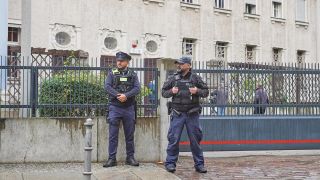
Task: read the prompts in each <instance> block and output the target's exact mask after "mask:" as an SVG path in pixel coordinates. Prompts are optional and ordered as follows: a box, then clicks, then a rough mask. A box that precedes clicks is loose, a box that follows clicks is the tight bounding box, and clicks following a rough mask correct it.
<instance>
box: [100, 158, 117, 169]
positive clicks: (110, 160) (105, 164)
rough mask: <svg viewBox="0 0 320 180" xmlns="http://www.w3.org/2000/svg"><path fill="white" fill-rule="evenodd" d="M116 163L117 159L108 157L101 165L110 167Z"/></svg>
mask: <svg viewBox="0 0 320 180" xmlns="http://www.w3.org/2000/svg"><path fill="white" fill-rule="evenodd" d="M116 165H117V160H115V159H108V161H107V162H106V163H104V164H103V167H105V168H107V167H112V166H116Z"/></svg>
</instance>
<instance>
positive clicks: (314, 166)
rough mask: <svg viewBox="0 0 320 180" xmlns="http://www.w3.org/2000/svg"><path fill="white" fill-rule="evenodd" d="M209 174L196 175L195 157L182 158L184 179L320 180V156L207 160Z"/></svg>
mask: <svg viewBox="0 0 320 180" xmlns="http://www.w3.org/2000/svg"><path fill="white" fill-rule="evenodd" d="M205 162H206V167H207V169H208V173H207V174H199V173H197V172H195V171H194V168H193V160H192V158H191V157H181V158H180V159H179V163H178V165H177V171H176V173H175V174H176V175H177V176H179V177H180V178H181V179H192V180H194V179H197V180H209V179H222V180H230V179H235V180H240V179H241V180H242V179H251V180H253V179H254V180H263V179H277V180H278V179H312V180H319V179H320V156H247V157H228V158H226V157H221V158H205Z"/></svg>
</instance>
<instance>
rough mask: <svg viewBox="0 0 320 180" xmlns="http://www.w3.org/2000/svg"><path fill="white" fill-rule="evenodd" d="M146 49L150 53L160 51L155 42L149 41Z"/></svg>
mask: <svg viewBox="0 0 320 180" xmlns="http://www.w3.org/2000/svg"><path fill="white" fill-rule="evenodd" d="M146 49H147V51H149V52H152V53H153V52H156V51H157V50H158V45H157V43H156V42H155V41H152V40H151V41H148V42H147V44H146Z"/></svg>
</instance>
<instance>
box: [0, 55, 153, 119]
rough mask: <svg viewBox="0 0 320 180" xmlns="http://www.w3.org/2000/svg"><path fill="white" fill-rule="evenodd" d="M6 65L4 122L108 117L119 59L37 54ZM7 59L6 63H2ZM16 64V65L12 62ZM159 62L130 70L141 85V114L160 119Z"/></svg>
mask: <svg viewBox="0 0 320 180" xmlns="http://www.w3.org/2000/svg"><path fill="white" fill-rule="evenodd" d="M4 59H8V62H10V63H8V64H7V65H5V66H1V68H0V74H1V77H2V78H1V79H0V80H1V81H6V82H5V83H3V82H1V84H3V85H2V86H4V87H2V89H3V90H2V94H1V104H0V107H1V111H0V117H1V118H13V117H14V118H17V117H30V116H33V117H37V116H41V117H81V116H87V115H89V114H90V113H92V112H93V111H94V112H95V115H100V116H104V115H105V112H106V108H107V102H108V97H107V93H106V92H105V90H104V82H105V79H106V75H107V72H108V71H109V70H110V69H111V68H112V67H114V66H115V64H116V60H115V58H114V57H101V58H99V59H98V58H96V59H90V60H89V59H85V58H79V57H75V56H62V55H59V56H52V55H46V54H44V55H37V54H33V55H32V56H31V57H30V59H29V58H22V57H20V56H15V57H14V58H13V57H9V58H7V57H5V58H4ZM1 60H2V59H1ZM9 60H10V61H9ZM155 63H156V61H155V60H146V59H139V58H136V59H134V60H132V64H131V65H130V68H131V69H132V70H134V71H135V72H136V73H137V75H138V78H139V80H140V83H141V92H140V94H139V95H138V96H137V97H136V100H137V106H138V110H137V115H138V116H140V117H148V116H157V107H158V83H157V82H158V69H157V68H156V65H155Z"/></svg>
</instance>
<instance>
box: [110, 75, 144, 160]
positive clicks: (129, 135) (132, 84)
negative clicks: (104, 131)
mask: <svg viewBox="0 0 320 180" xmlns="http://www.w3.org/2000/svg"><path fill="white" fill-rule="evenodd" d="M105 90H106V92H107V93H108V94H109V99H110V102H109V104H110V106H109V115H108V117H107V118H108V122H109V159H116V154H117V147H118V134H119V125H120V121H122V124H123V129H124V134H125V140H126V150H127V159H128V158H129V159H130V158H133V157H134V131H135V107H134V106H135V96H136V95H138V94H139V92H140V83H139V80H138V77H137V74H136V73H134V72H133V71H131V70H130V69H127V70H119V69H113V70H112V71H110V72H109V73H108V76H107V79H106V81H105ZM119 93H122V94H125V95H126V97H127V101H125V102H120V101H119V100H118V99H117V94H119Z"/></svg>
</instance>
